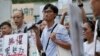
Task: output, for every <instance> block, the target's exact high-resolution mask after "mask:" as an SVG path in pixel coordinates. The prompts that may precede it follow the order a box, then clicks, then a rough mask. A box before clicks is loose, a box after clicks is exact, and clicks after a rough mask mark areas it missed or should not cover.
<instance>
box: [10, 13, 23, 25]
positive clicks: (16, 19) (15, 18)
mask: <svg viewBox="0 0 100 56" xmlns="http://www.w3.org/2000/svg"><path fill="white" fill-rule="evenodd" d="M12 18H13V21H14V22H15V24H16V26H17V27H20V26H21V25H22V24H23V20H24V14H23V12H22V11H15V12H14V15H13V17H12Z"/></svg>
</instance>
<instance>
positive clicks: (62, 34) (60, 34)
mask: <svg viewBox="0 0 100 56" xmlns="http://www.w3.org/2000/svg"><path fill="white" fill-rule="evenodd" d="M56 37H57V39H60V40H62V41H65V42H67V43H70V44H71V39H70V37H69V34H68V31H67V29H66V28H64V27H62V28H59V29H58V31H57V34H56Z"/></svg>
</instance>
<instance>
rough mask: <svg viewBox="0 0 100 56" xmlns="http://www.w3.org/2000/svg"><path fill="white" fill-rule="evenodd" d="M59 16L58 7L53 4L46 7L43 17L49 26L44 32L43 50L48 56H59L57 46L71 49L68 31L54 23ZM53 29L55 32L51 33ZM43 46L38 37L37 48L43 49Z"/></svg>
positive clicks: (42, 37) (42, 39)
mask: <svg viewBox="0 0 100 56" xmlns="http://www.w3.org/2000/svg"><path fill="white" fill-rule="evenodd" d="M57 14H58V8H57V7H56V6H54V5H52V4H47V5H45V7H44V9H43V17H44V20H45V21H46V22H47V26H46V27H45V28H44V30H43V32H42V36H41V44H42V46H43V50H44V51H45V52H46V56H57V55H58V53H57V51H58V50H57V46H60V47H62V48H64V49H71V40H70V37H69V35H68V31H67V30H66V28H65V27H64V26H62V25H61V24H58V23H55V21H54V20H55V17H56V16H57ZM55 25H56V26H55ZM54 27H55V28H54ZM53 28H54V30H53V32H52V33H51V31H52V29H53ZM48 40H49V41H48ZM47 43H48V44H47ZM41 44H40V43H39V38H38V36H37V46H38V47H40V49H42V47H41ZM64 54H65V53H64Z"/></svg>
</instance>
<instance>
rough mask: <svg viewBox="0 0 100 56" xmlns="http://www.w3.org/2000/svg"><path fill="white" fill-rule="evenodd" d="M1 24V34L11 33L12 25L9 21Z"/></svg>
mask: <svg viewBox="0 0 100 56" xmlns="http://www.w3.org/2000/svg"><path fill="white" fill-rule="evenodd" d="M1 25H2V26H1V30H2V35H9V34H11V33H12V27H11V24H10V23H8V22H3V23H2V24H1Z"/></svg>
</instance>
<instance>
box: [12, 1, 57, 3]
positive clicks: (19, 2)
mask: <svg viewBox="0 0 100 56" xmlns="http://www.w3.org/2000/svg"><path fill="white" fill-rule="evenodd" d="M53 1H57V0H12V2H13V3H30V2H53Z"/></svg>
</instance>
